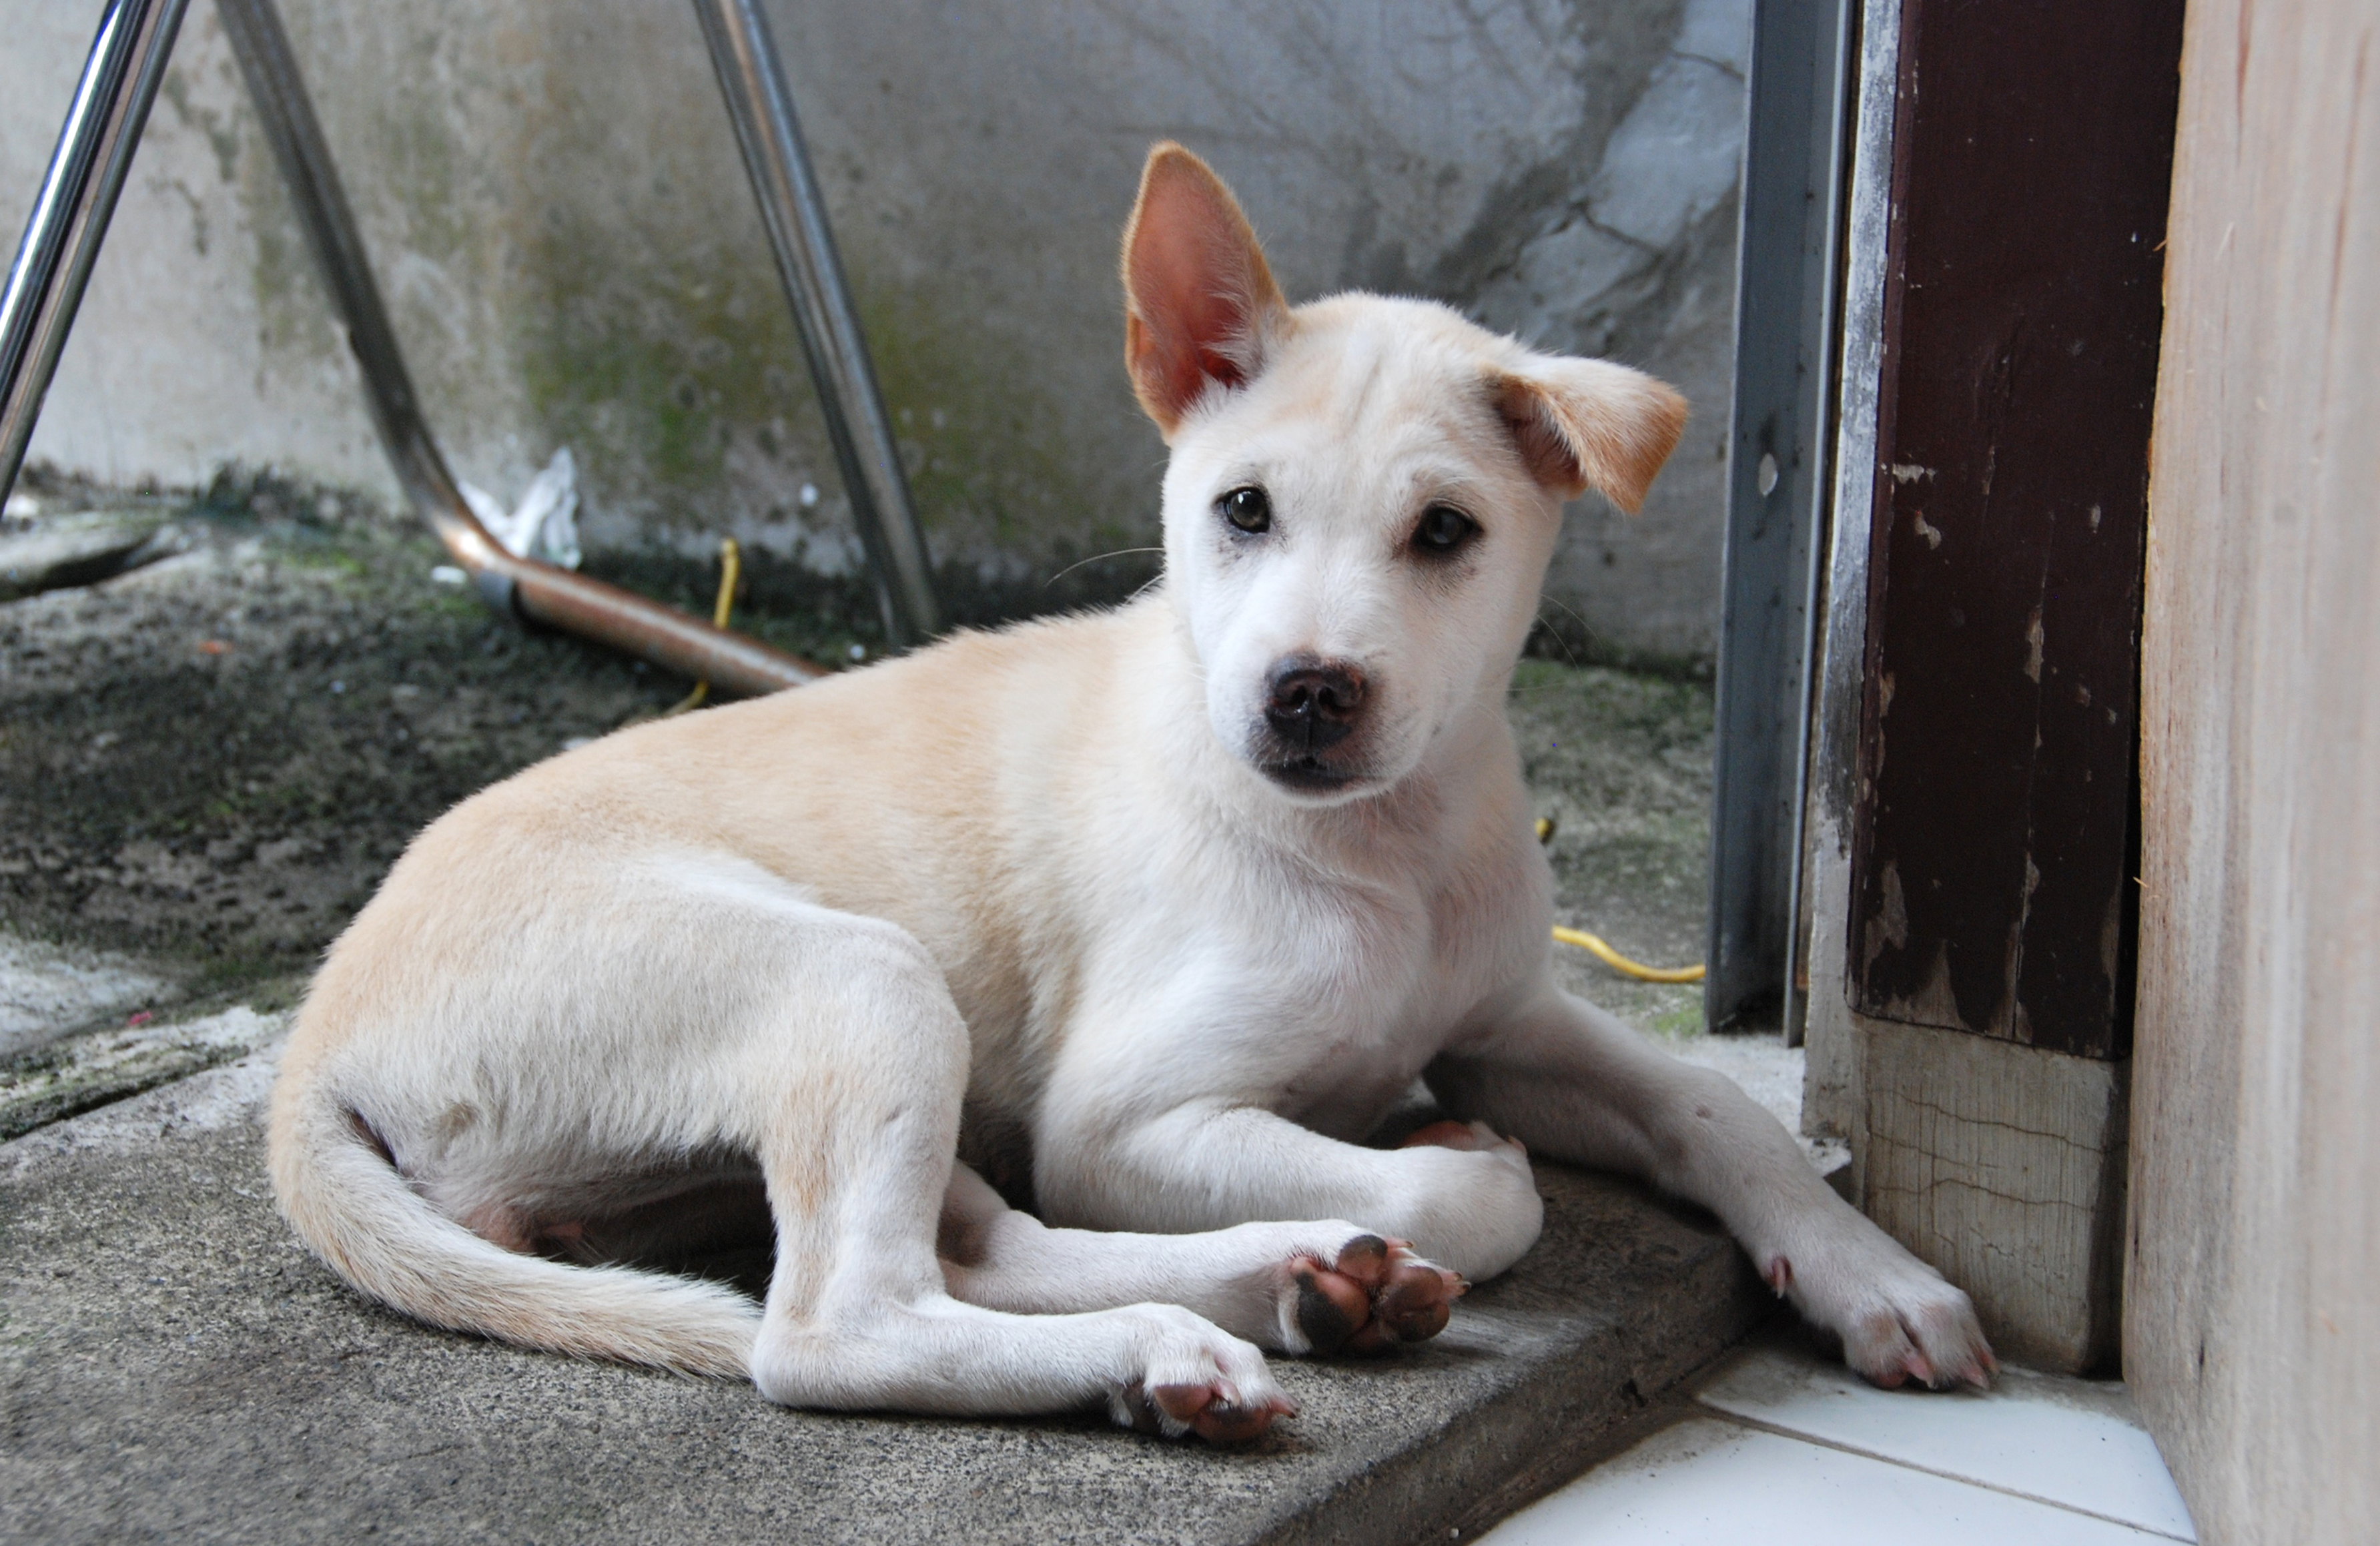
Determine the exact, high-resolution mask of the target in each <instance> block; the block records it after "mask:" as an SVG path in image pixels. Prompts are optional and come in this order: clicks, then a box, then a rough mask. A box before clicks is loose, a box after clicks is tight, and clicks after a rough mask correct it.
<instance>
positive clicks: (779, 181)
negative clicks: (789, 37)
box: [0, 0, 941, 695]
mask: <svg viewBox="0 0 2380 1546" xmlns="http://www.w3.org/2000/svg"><path fill="white" fill-rule="evenodd" d="M188 4H189V0H107V4H106V6H105V7H104V9H103V13H102V16H101V18H100V24H99V30H98V35H97V36H96V38H95V39H94V40H93V42H92V43H91V56H90V58H89V60H88V61H87V62H86V63H85V65H84V67H83V73H82V77H81V79H80V81H79V83H78V85H77V87H76V90H75V94H74V99H73V101H72V103H71V104H70V105H69V106H68V108H67V118H66V123H65V126H64V127H63V128H61V129H60V131H59V134H58V143H57V149H56V151H55V152H54V153H53V154H52V156H51V158H50V164H49V169H48V172H47V174H46V175H45V176H44V177H43V179H42V188H41V191H40V193H39V195H38V196H37V197H36V198H35V200H34V202H33V210H32V214H31V216H30V219H29V220H28V221H27V223H26V227H25V235H24V239H23V241H22V242H21V243H20V244H19V245H18V250H17V256H16V261H15V262H14V263H13V264H12V265H11V266H10V268H9V271H8V279H7V286H6V289H5V291H0V498H5V497H6V494H7V492H8V490H9V489H11V488H12V487H14V486H15V483H16V481H17V474H18V469H20V468H21V466H22V465H23V462H24V459H25V452H26V447H27V445H28V444H29V443H30V441H31V439H32V433H33V424H34V421H35V420H36V419H37V418H38V417H39V415H40V412H41V406H42V396H44V394H46V393H47V391H48V390H49V384H50V378H51V376H52V375H53V374H54V373H55V371H56V369H57V363H58V357H59V355H60V353H61V352H62V351H63V350H64V348H65V347H66V341H67V333H68V332H69V330H71V329H72V327H73V325H74V318H75V311H76V309H77V308H78V306H79V304H80V302H81V300H82V293H83V287H84V286H85V284H86V283H87V282H88V281H89V279H90V277H91V264H92V262H93V261H94V260H95V259H96V258H97V257H98V255H99V248H100V244H101V242H102V241H103V239H104V238H105V237H106V234H107V225H108V220H109V217H110V216H111V215H112V214H113V213H115V201H116V195H117V194H118V193H119V192H120V191H121V190H122V189H123V186H124V177H125V173H126V170H127V169H128V167H129V166H130V164H131V162H132V155H133V152H134V151H135V150H136V149H137V148H138V146H139V144H140V133H141V129H142V127H143V126H144V125H145V124H146V123H147V122H148V118H149V109H150V106H151V104H152V103H154V102H155V100H156V96H157V90H158V87H159V85H160V83H161V82H162V81H163V79H164V73H165V66H166V62H167V59H168V58H169V56H170V55H171V54H172V53H173V47H174V39H175V36H176V33H177V32H179V30H180V29H181V23H182V16H183V13H184V12H185V11H186V10H188ZM217 6H218V10H219V11H220V14H221V15H222V18H223V23H224V30H225V34H226V35H227V36H228V38H229V40H230V43H231V46H232V51H233V53H234V55H236V56H237V59H238V61H239V67H240V72H241V74H242V75H243V76H244V77H245V78H246V79H247V81H248V88H249V94H250V96H251V97H253V98H254V100H255V103H256V110H257V115H258V116H259V118H260V119H261V121H262V125H263V128H264V134H265V138H266V140H268V141H269V142H270V143H271V144H272V146H273V156H274V158H275V159H276V160H277V161H278V162H279V163H280V166H281V174H282V177H283V178H284V179H285V181H286V182H287V183H288V186H289V192H290V197H291V199H292V201H293V202H294V203H295V204H296V206H297V215H298V219H299V221H300V223H301V224H302V225H304V227H305V230H306V237H307V243H308V245H309V246H310V248H311V249H312V250H313V253H314V258H315V262H317V263H318V264H319V265H320V267H321V269H322V280H323V284H324V285H325V286H326V287H327V288H328V290H329V292H330V298H331V302H332V305H333V307H334V309H335V310H336V311H337V312H338V315H339V320H340V322H341V323H343V324H344V325H345V327H346V335H347V342H348V347H350V348H352V349H353V350H354V352H355V357H356V363H357V365H358V367H359V368H360V369H361V371H362V374H363V381H364V392H365V397H366V400H367V403H368V406H369V407H370V411H371V416H372V422H373V425H374V427H375V428H377V429H378V430H379V432H380V437H381V444H383V447H384V448H385V449H386V450H387V452H388V457H389V460H390V462H391V463H393V464H394V465H395V470H396V476H397V481H398V482H399V483H400V485H402V487H403V488H404V490H405V493H406V497H407V500H409V501H410V502H411V503H412V505H413V507H414V509H415V510H416V511H418V512H419V514H420V516H421V517H422V519H423V520H425V521H427V522H428V523H429V525H430V529H431V531H432V532H434V533H435V534H436V535H437V537H438V540H439V541H440V542H442V543H443V544H444V546H445V548H446V550H447V552H448V553H450V554H453V556H454V558H455V562H456V563H457V564H459V565H460V566H462V567H463V568H464V569H466V570H467V571H468V572H469V573H470V574H471V576H472V577H473V579H474V581H475V582H476V584H477V585H478V587H479V590H480V595H481V596H482V597H483V598H484V599H485V600H486V601H487V603H489V605H491V606H492V607H493V608H495V609H496V610H497V611H499V612H501V613H503V614H504V615H507V616H509V617H512V618H515V619H516V620H518V621H524V622H529V623H536V624H540V625H543V626H545V627H556V628H563V629H566V630H568V631H570V632H572V633H577V634H582V635H586V636H588V637H589V638H593V639H601V640H602V641H603V642H605V643H608V644H611V645H613V646H615V647H616V648H619V649H621V650H624V651H627V652H629V653H631V654H634V655H637V656H640V657H642V658H644V659H646V660H649V661H650V662H652V663H654V664H656V665H660V666H662V667H665V668H667V669H669V670H672V671H676V672H679V673H682V674H683V675H686V676H694V677H699V678H707V679H708V680H710V682H711V683H712V684H713V686H714V687H715V688H718V689H719V690H721V691H722V692H728V693H735V694H739V695H753V694H759V693H766V692H774V691H776V690H777V689H779V688H787V687H795V686H798V685H800V684H801V683H803V682H807V681H811V680H814V679H815V678H816V677H817V676H820V669H819V668H818V667H817V666H814V665H811V664H810V663H807V662H806V661H802V660H799V659H796V658H795V657H794V656H792V655H788V654H785V653H783V652H782V651H776V650H772V649H770V648H769V647H768V646H766V645H764V644H760V643H759V642H757V641H756V640H753V639H747V638H745V637H743V636H741V635H738V634H735V633H731V632H728V631H726V630H725V629H722V628H716V627H710V625H709V624H707V623H704V622H702V621H700V620H698V619H696V618H693V617H689V616H687V615H685V614H683V613H680V612H677V611H674V610H673V609H671V608H669V607H665V606H662V605H659V604H658V603H653V602H650V601H647V600H645V599H644V598H643V597H641V596H637V595H635V594H633V593H631V592H629V591H626V590H621V589H620V588H618V587H617V586H613V585H606V584H604V583H603V582H602V581H601V580H597V579H591V578H588V577H587V576H584V575H580V574H576V573H573V572H572V571H570V570H568V569H563V568H558V567H556V566H553V565H550V564H542V563H539V562H537V561H536V560H534V559H529V558H523V557H516V556H515V555H514V554H511V553H508V552H507V551H505V549H504V547H503V546H502V545H501V544H500V543H498V542H496V541H495V540H494V539H493V538H492V537H491V536H490V535H489V534H488V532H487V530H486V529H485V528H483V527H481V526H480V523H479V521H478V519H477V518H475V517H473V516H472V514H471V511H470V508H469V506H468V505H466V504H465V503H464V501H463V496H462V493H461V491H460V490H459V488H458V487H457V486H456V484H455V475H454V473H453V472H452V471H451V470H449V469H448V467H447V465H446V458H445V456H444V454H443V452H442V451H440V449H439V446H438V442H437V439H436V438H435V437H434V436H433V435H432V434H431V432H430V427H429V424H428V422H427V421H426V420H424V418H423V417H422V413H421V408H420V403H419V398H417V396H415V394H414V390H413V381H412V377H411V376H410V374H409V373H408V372H407V370H406V366H405V358H404V356H403V354H402V353H401V352H400V351H399V349H398V347H397V343H396V334H395V329H394V328H393V327H392V326H391V324H390V322H389V317H388V310H387V308H386V307H385V306H384V305H383V303H382V300H381V295H380V288H379V286H377V285H376V284H375V283H374V282H373V279H372V274H371V267H370V263H369V262H368V261H367V260H366V258H365V254H364V248H363V238H362V236H361V234H360V233H359V232H358V229H357V226H356V222H355V216H354V214H353V213H352V212H351V211H350V210H349V209H348V207H347V201H346V193H345V191H344V190H343V189H341V187H340V184H339V176H338V169H337V167H336V166H335V165H334V164H333V162H332V160H331V152H330V147H329V145H328V144H327V143H326V142H325V141H324V140H323V138H322V125H321V124H320V123H319V122H318V121H317V120H316V118H315V116H314V108H313V103H312V101H311V99H310V97H309V96H308V94H307V91H306V84H305V81H304V79H302V78H301V77H300V76H299V75H298V73H297V59H296V56H295V55H294V54H293V53H292V52H291V49H290V45H289V35H288V33H287V31H286V30H285V29H284V28H283V26H282V23H281V16H280V13H279V12H278V10H276V9H275V7H274V5H273V0H217ZM694 8H695V12H696V14H697V16H698V18H699V19H700V21H701V24H702V32H703V38H704V40H705V42H706V43H708V44H709V45H710V59H711V64H712V67H714V68H715V69H716V71H717V73H718V76H719V86H720V91H721V94H722V96H723V97H724V98H725V99H726V104H727V114H728V117H729V119H730V120H731V121H732V122H733V123H734V125H735V138H736V142H737V144H738V145H739V146H740V148H741V149H742V151H743V155H744V166H745V171H746V173H747V176H748V177H750V179H751V183H752V192H753V196H754V198H755V199H756V200H757V201H759V206H760V216H761V223H762V225H764V226H765V227H766V228H767V230H768V233H769V242H770V246H771V248H772V249H773V250H774V253H775V256H776V262H777V272H778V276H779V278H780V279H781V280H782V281H783V285H784V287H785V296H786V299H787V301H788V302H789V303H790V305H791V307H792V310H793V313H794V320H795V324H796V330H797V331H798V333H799V335H800V336H801V341H802V352H803V354H804V355H805V356H806V358H807V361H808V364H809V370H810V378H811V380H812V381H813V382H814V383H816V385H817V388H818V396H819V405H820V409H821V411H822V413H823V416H824V418H825V420H826V428H827V437H828V439H829V441H830V442H831V443H832V446H833V449H834V456H835V461H836V463H837V465H838V468H839V469H840V470H841V472H842V475H843V483H844V492H845V493H846V495H847V496H848V497H849V499H850V501H851V508H852V515H853V517H854V519H855V521H856V524H857V526H858V528H859V534H860V539H861V542H862V543H863V544H864V546H865V547H866V549H867V553H868V559H869V562H870V565H871V566H872V568H873V570H874V574H875V578H876V585H877V595H878V601H879V603H880V607H881V609H882V613H883V617H884V628H885V634H886V637H887V638H888V639H890V640H891V641H892V644H893V646H894V647H895V648H906V647H908V646H910V645H913V644H917V643H920V642H922V641H924V640H925V639H929V638H930V637H931V636H932V635H934V634H935V633H937V632H939V631H940V629H941V615H940V608H939V606H938V605H937V603H936V601H935V596H934V590H933V579H932V575H931V572H930V570H929V567H928V563H927V555H926V547H925V541H924V538H923V537H922V535H921V534H920V533H919V531H918V529H917V515H916V512H915V510H914V508H913V507H912V505H911V504H910V500H909V489H908V484H907V481H906V480H905V477H904V476H903V473H902V469H901V460H900V453H899V449H898V447H897V446H896V445H895V444H894V442H893V439H892V426H891V423H890V421H889V420H887V419H886V417H885V413H884V404H883V399H882V396H881V395H880V393H879V392H878V390H877V385H876V378H875V373H874V371H873V370H872V369H871V368H870V366H869V363H868V346H867V341H866V340H865V338H864V337H863V336H862V335H861V334H860V330H859V321H858V317H857V314H856V312H855V310H853V307H852V303H851V295H850V291H849V289H848V288H847V286H845V284H844V276H843V268H842V264H841V262H839V261H838V259H837V257H836V254H835V249H834V240H833V236H832V231H831V229H830V227H829V225H828V222H827V214H826V205H825V202H824V201H823V200H822V199H821V197H820V192H819V187H818V181H817V178H816V177H814V176H813V175H812V173H811V170H810V164H809V156H808V153H807V151H806V150H805V149H804V147H803V143H802V138H801V130H800V128H799V126H798V124H797V123H796V121H795V116H794V103H793V93H792V91H790V89H789V88H788V87H787V85H786V82H785V76H784V69H783V65H782V64H781V63H780V61H779V58H778V55H777V50H776V45H775V43H774V42H773V41H772V40H771V37H770V34H769V27H768V22H767V19H766V18H764V17H763V16H762V14H761V11H760V7H759V0H694Z"/></svg>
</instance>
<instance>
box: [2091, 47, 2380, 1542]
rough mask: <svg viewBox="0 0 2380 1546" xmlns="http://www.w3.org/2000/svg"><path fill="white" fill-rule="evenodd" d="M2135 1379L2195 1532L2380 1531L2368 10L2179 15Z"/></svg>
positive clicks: (2149, 735)
mask: <svg viewBox="0 0 2380 1546" xmlns="http://www.w3.org/2000/svg"><path fill="white" fill-rule="evenodd" d="M2183 61H2184V64H2183V81H2182V118H2181V134H2180V145H2179V147H2178V152H2177V154H2176V157H2175V173H2174V195H2173V220H2172V225H2171V231H2172V241H2171V270H2170V288H2169V292H2168V293H2169V298H2170V302H2171V309H2170V311H2169V313H2168V321H2167V327H2166V335H2165V361H2166V363H2165V370H2164V373H2163V374H2162V376H2161V377H2160V379H2159V381H2158V384H2157V412H2156V452H2155V466H2154V472H2153V476H2152V481H2151V485H2150V509H2151V512H2152V515H2153V524H2152V526H2151V528H2150V541H2149V551H2148V586H2147V594H2148V608H2147V616H2146V626H2145V628H2144V632H2143V658H2142V687H2143V715H2142V792H2143V806H2142V812H2143V842H2142V858H2143V870H2142V886H2141V895H2142V901H2141V965H2140V1005H2139V1015H2138V1023H2139V1033H2138V1039H2139V1054H2138V1058H2137V1060H2136V1066H2135V1085H2134V1091H2133V1103H2132V1118H2133V1123H2132V1126H2133V1144H2134V1150H2133V1156H2134V1157H2133V1169H2132V1198H2133V1201H2132V1215H2131V1231H2130V1233H2131V1256H2130V1260H2129V1261H2128V1262H2127V1264H2126V1284H2125V1298H2126V1309H2125V1327H2124V1349H2125V1350H2124V1364H2125V1375H2126V1377H2127V1379H2128V1380H2129V1381H2130V1382H2131V1386H2132V1389H2133V1391H2134V1392H2135V1393H2136V1394H2137V1395H2138V1396H2139V1398H2140V1404H2141V1410H2142V1414H2143V1417H2144V1418H2145V1419H2146V1420H2147V1424H2148V1427H2149V1430H2150V1431H2151V1432H2153V1433H2155V1435H2156V1439H2157V1443H2158V1447H2159V1448H2160V1449H2161V1450H2162V1451H2163V1452H2164V1454H2165V1456H2166V1459H2167V1461H2168V1463H2169V1464H2170V1465H2171V1467H2172V1468H2173V1473H2174V1479H2175V1480H2176V1481H2178V1482H2179V1483H2180V1487H2181V1491H2182V1495H2183V1497H2184V1498H2186V1499H2187V1500H2188V1501H2189V1503H2190V1510H2191V1513H2192V1516H2193V1517H2194V1518H2195V1519H2196V1521H2197V1524H2198V1529H2199V1538H2200V1539H2201V1540H2207V1541H2225V1542H2234V1543H2238V1546H2264V1543H2267V1542H2269V1543H2274V1546H2279V1543H2284V1542H2286V1543H2288V1546H2299V1543H2301V1542H2302V1543H2307V1546H2331V1543H2337V1546H2345V1543H2347V1542H2364V1541H2369V1540H2372V1539H2373V1538H2374V1520H2375V1519H2380V1466H2375V1465H2374V1457H2375V1456H2380V1394H2376V1393H2380V1287H2375V1285H2376V1284H2380V1123H2375V1122H2374V1118H2373V1113H2374V1109H2375V1108H2380V798H2376V797H2375V796H2380V772H2375V769H2380V669H2375V666H2374V663H2375V661H2380V520H2375V518H2374V508H2373V505H2374V489H2375V488H2380V371H2375V369H2374V353H2373V344H2374V340H2375V339H2380V10H2375V7H2374V6H2372V5H2370V4H2369V3H2368V0H2285V3H2280V4H2272V3H2266V4H2260V5H2253V6H2252V5H2249V4H2246V3H2245V0H2192V5H2191V7H2190V19H2189V35H2188V38H2187V41H2186V43H2185V46H2184V50H2183Z"/></svg>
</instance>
